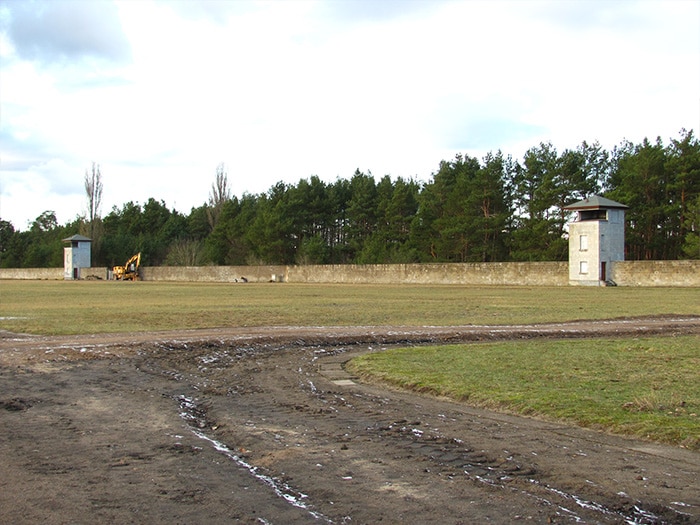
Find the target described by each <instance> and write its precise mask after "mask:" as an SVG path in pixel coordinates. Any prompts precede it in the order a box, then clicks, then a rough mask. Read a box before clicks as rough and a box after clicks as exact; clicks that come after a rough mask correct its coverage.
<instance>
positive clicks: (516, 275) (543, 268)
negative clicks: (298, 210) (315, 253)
mask: <svg viewBox="0 0 700 525" xmlns="http://www.w3.org/2000/svg"><path fill="white" fill-rule="evenodd" d="M288 276H289V282H298V283H354V284H358V283H378V284H395V283H410V284H467V285H508V286H519V285H522V286H538V285H539V286H566V285H568V284H569V270H568V264H567V263H565V262H537V263H513V262H508V263H481V264H472V263H464V264H366V265H323V266H290V267H289V272H288Z"/></svg>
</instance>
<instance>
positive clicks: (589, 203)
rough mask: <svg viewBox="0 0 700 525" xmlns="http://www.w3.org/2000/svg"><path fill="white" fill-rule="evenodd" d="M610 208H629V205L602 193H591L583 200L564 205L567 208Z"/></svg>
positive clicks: (574, 209)
mask: <svg viewBox="0 0 700 525" xmlns="http://www.w3.org/2000/svg"><path fill="white" fill-rule="evenodd" d="M609 208H618V209H623V210H624V209H627V208H629V206H625V205H624V204H620V203H619V202H615V201H611V200H610V199H606V198H605V197H601V196H600V195H591V196H590V197H588V198H586V199H583V200H582V201H578V202H574V203H573V204H569V205H568V206H564V209H565V210H573V211H576V210H604V209H609Z"/></svg>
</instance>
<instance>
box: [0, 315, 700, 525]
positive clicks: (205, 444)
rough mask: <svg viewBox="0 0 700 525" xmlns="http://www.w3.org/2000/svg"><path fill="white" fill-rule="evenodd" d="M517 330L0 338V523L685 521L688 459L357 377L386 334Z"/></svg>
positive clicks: (694, 473)
mask: <svg viewBox="0 0 700 525" xmlns="http://www.w3.org/2000/svg"><path fill="white" fill-rule="evenodd" d="M652 333H664V334H673V333H700V318H699V317H686V318H673V317H665V318H648V319H626V320H611V321H605V322H580V323H566V324H551V325H538V326H518V327H497V328H496V327H475V326H467V327H450V328H439V327H417V328H406V327H394V328H386V327H343V328H330V329H329V328H306V327H304V328H301V327H300V328H284V329H282V328H259V329H258V328H256V329H220V330H204V331H181V332H168V333H147V334H130V335H124V334H121V335H96V336H89V337H51V338H49V337H33V336H16V335H13V334H0V457H1V458H2V459H0V523H168V524H176V523H268V524H285V523H352V524H358V523H448V524H459V523H465V524H466V523H483V522H492V523H512V522H520V521H522V522H532V523H640V524H643V523H699V522H700V481H699V480H700V454H697V453H694V452H690V451H687V450H683V449H680V448H674V447H666V446H660V445H653V444H650V443H646V442H642V441H637V440H630V439H623V438H619V437H614V436H609V435H606V434H602V433H598V432H593V431H588V430H582V429H578V428H574V427H569V426H565V425H559V424H553V423H547V422H542V421H538V420H533V419H528V418H519V417H512V416H505V415H500V414H496V413H493V412H489V411H484V410H477V409H472V408H469V407H466V406H464V405H462V404H458V403H453V402H449V401H445V400H440V399H435V398H430V397H423V396H419V395H414V394H410V393H405V392H397V391H392V390H387V389H385V388H381V387H378V386H374V385H366V384H359V383H358V382H357V381H356V380H354V379H353V378H352V377H350V376H348V375H347V374H346V373H345V371H344V369H343V367H342V364H343V363H344V362H346V361H347V360H348V359H350V358H351V357H352V356H353V355H354V354H356V353H358V352H366V351H377V350H381V349H382V348H384V347H386V346H388V345H392V344H398V343H416V344H418V343H427V342H444V341H459V340H488V339H508V338H533V337H589V336H592V335H611V334H617V335H622V336H633V335H642V334H652Z"/></svg>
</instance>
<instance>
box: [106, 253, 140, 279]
mask: <svg viewBox="0 0 700 525" xmlns="http://www.w3.org/2000/svg"><path fill="white" fill-rule="evenodd" d="M140 267H141V252H139V253H137V254H136V255H134V256H133V257H131V259H129V260H128V261H126V264H125V265H124V266H115V267H114V268H112V275H113V276H114V279H115V280H117V281H138V280H140V277H139V268H140Z"/></svg>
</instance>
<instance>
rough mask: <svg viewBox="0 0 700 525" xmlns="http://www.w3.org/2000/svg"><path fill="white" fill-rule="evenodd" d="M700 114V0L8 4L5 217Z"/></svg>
mask: <svg viewBox="0 0 700 525" xmlns="http://www.w3.org/2000/svg"><path fill="white" fill-rule="evenodd" d="M699 127H700V2H699V1H697V0H681V1H671V0H664V1H651V2H642V1H631V0H630V1H602V0H600V1H595V0H594V1H591V0H588V1H580V2H579V1H573V0H572V1H564V0H561V1H554V2H544V1H539V2H534V1H527V0H515V1H511V2H508V1H488V2H487V1H483V2H482V1H473V0H457V1H439V0H428V1H420V0H415V1H412V0H401V1H399V0H355V1H344V0H329V1H318V2H317V1H294V0H278V1H272V2H246V1H233V0H229V1H206V0H198V1H185V0H182V1H178V2H173V1H165V0H162V1H157V0H156V1H148V0H139V1H135V0H129V1H123V2H121V1H109V0H92V1H88V0H77V1H73V0H50V1H41V0H39V1H29V0H22V1H18V0H0V218H2V219H4V220H7V221H10V222H12V224H13V225H14V227H15V228H16V229H20V230H25V229H27V227H28V225H29V224H30V223H31V222H32V221H33V220H34V219H35V218H36V217H38V216H39V215H40V214H41V213H42V212H44V211H46V210H53V211H55V212H56V215H57V218H58V222H59V223H60V224H65V223H66V222H68V221H72V220H73V219H74V218H75V217H76V216H78V215H83V214H85V213H86V207H87V204H86V203H87V201H86V197H85V190H84V187H83V180H84V175H85V171H86V170H87V169H88V168H90V166H91V164H92V162H93V161H95V162H97V163H98V164H99V165H100V168H101V172H102V182H103V184H104V192H103V204H102V215H103V216H104V215H106V214H107V213H109V211H110V210H111V208H112V206H114V205H116V206H117V207H118V208H121V207H122V205H123V204H125V203H126V202H128V201H134V202H138V203H141V204H143V203H145V202H146V201H147V200H148V198H149V197H153V198H155V199H156V200H159V201H160V200H163V201H164V202H165V204H166V205H167V206H168V208H171V209H172V208H175V209H177V210H179V211H181V212H183V213H186V214H187V213H189V211H190V209H191V208H192V207H193V206H200V205H202V204H204V203H205V202H206V201H207V199H208V196H209V192H210V190H211V185H212V183H213V182H214V179H215V176H216V168H217V165H219V164H220V163H224V164H225V166H226V171H227V172H228V178H229V183H230V186H231V189H232V191H233V193H234V194H235V195H238V196H240V195H242V194H243V193H245V192H247V193H253V194H257V193H261V192H265V191H267V190H268V189H270V187H271V186H272V185H274V184H275V183H276V182H278V181H284V182H287V183H290V184H296V183H297V182H298V181H299V180H300V179H302V178H309V177H311V176H312V175H317V176H319V177H320V178H321V179H322V180H324V181H326V182H333V181H334V180H336V178H343V179H349V178H350V177H352V174H353V173H354V171H355V169H357V168H359V169H360V170H361V171H364V172H367V171H371V172H372V173H373V174H374V175H375V176H376V177H382V176H384V175H391V176H392V177H398V176H401V177H404V178H415V179H417V180H420V181H428V180H430V176H431V174H432V173H433V172H435V171H436V170H437V168H438V165H439V163H440V161H441V160H443V159H444V160H449V159H452V158H453V157H454V156H455V154H457V153H460V152H461V153H465V154H469V155H473V156H476V157H478V158H482V157H483V155H484V154H486V153H487V152H489V151H497V150H499V149H500V150H501V151H503V152H504V153H505V154H509V155H512V156H513V157H514V158H516V159H521V158H522V155H523V154H524V153H525V151H526V150H527V149H528V148H530V147H533V146H537V145H538V144H539V143H540V142H542V141H551V142H552V143H553V144H554V146H555V147H556V148H557V149H559V150H560V151H561V150H563V149H565V148H574V147H576V146H577V145H578V144H580V143H581V142H582V141H584V140H585V141H588V142H593V141H596V140H597V141H599V142H600V143H601V144H602V145H603V146H604V147H606V148H608V149H612V147H614V146H615V145H617V144H619V143H620V142H621V141H622V140H623V139H628V140H631V141H632V142H635V143H637V142H640V141H641V140H642V139H643V138H644V137H649V138H650V139H655V138H656V137H657V136H660V137H661V138H662V140H663V141H664V143H668V141H669V140H670V138H677V137H678V136H679V135H678V133H679V131H680V130H681V128H685V129H693V130H694V131H695V133H696V135H697V133H698V131H697V130H698V128H699Z"/></svg>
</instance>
